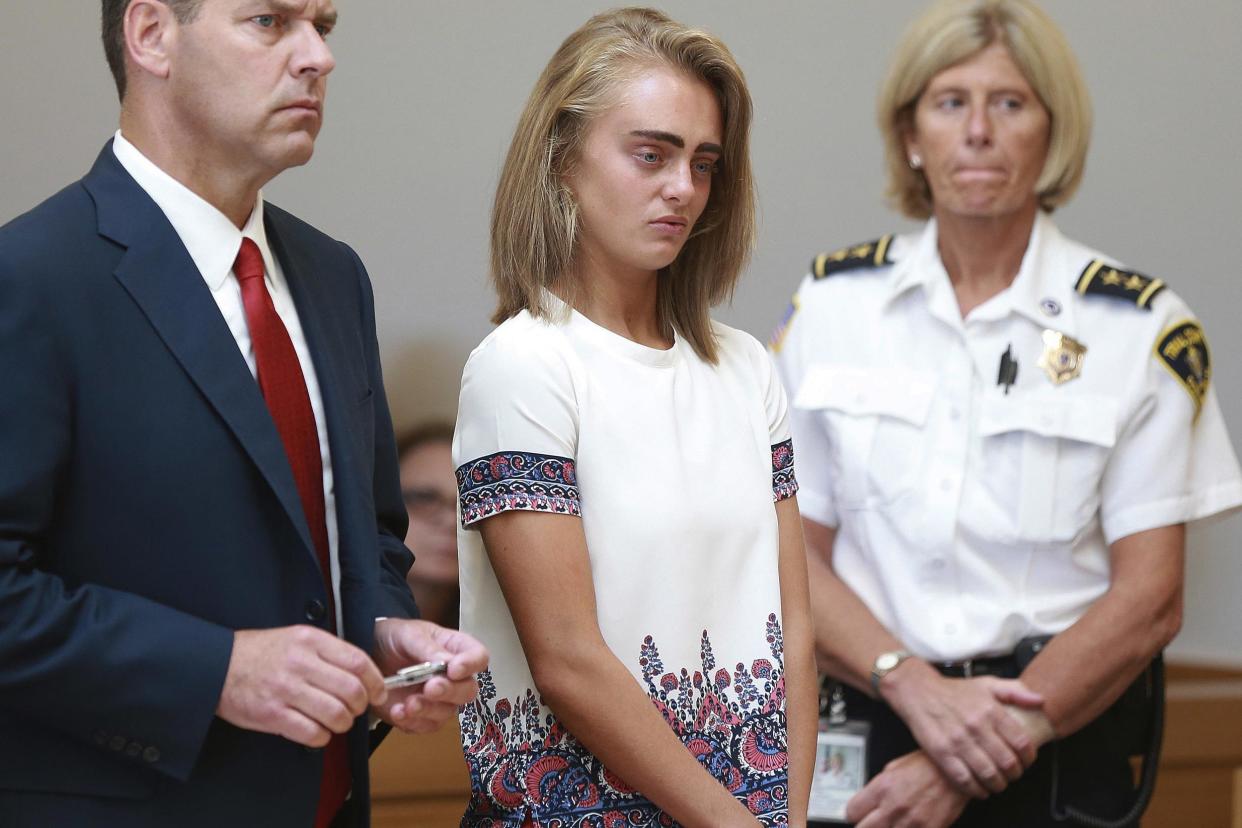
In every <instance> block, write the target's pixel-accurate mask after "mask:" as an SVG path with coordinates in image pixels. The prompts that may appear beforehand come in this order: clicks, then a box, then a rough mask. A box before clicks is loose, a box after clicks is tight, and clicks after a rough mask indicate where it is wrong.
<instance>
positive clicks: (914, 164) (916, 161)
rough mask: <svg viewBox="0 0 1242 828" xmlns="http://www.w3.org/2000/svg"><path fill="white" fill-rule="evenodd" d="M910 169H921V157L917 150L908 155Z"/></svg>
mask: <svg viewBox="0 0 1242 828" xmlns="http://www.w3.org/2000/svg"><path fill="white" fill-rule="evenodd" d="M910 169H912V170H921V169H923V158H922V156H920V155H919V154H918V153H917V152H916V153H914V154H912V155H911V156H910Z"/></svg>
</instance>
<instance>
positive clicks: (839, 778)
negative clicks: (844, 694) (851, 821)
mask: <svg viewBox="0 0 1242 828" xmlns="http://www.w3.org/2000/svg"><path fill="white" fill-rule="evenodd" d="M833 702H834V704H833V705H831V707H833V708H836V709H835V710H833V711H832V712H833V714H835V715H829V716H825V717H823V718H821V719H820V723H819V738H818V740H817V744H816V746H815V772H814V774H813V775H812V777H811V802H810V808H809V810H808V813H807V816H808V817H809V819H810V820H811V824H812V825H814V824H821V825H844V824H847V823H846V819H845V805H846V803H848V802H849V801H850V797H852V796H853V795H854V794H856V793H858V792H859V791H861V790H862V789H863V785H865V784H866V783H867V778H866V776H867V732H868V730H869V729H870V728H869V727H868V725H867V723H866V722H860V721H849V720H847V719H846V718H845V716H844V715H842V714H843V712H844V710H843V708H844V703H843V702H841V701H840V699H839V695H837V696H836V697H834V699H833Z"/></svg>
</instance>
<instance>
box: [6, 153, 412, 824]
mask: <svg viewBox="0 0 1242 828" xmlns="http://www.w3.org/2000/svg"><path fill="white" fill-rule="evenodd" d="M264 209H265V217H266V224H267V233H268V239H269V242H270V244H271V247H272V252H273V255H275V256H276V258H277V259H279V261H280V263H281V267H282V269H283V270H284V273H285V275H286V277H287V279H288V283H289V288H290V290H291V292H292V295H293V297H294V301H295V303H296V305H297V309H298V316H299V318H300V320H301V323H302V327H303V330H304V332H305V335H306V338H307V341H308V343H309V345H310V349H311V352H312V354H313V358H314V362H315V369H316V372H317V374H318V377H319V384H320V388H321V391H322V395H323V404H324V410H325V413H326V417H327V423H328V437H329V443H330V451H331V457H332V469H333V476H334V479H335V494H336V508H337V518H338V527H339V534H340V546H339V549H340V564H341V606H342V611H343V613H344V634H345V637H346V638H347V639H348V640H349V641H351V642H353V643H355V644H357V645H358V646H359V647H361V648H362V649H364V650H367V651H370V649H371V645H372V637H373V633H374V623H375V618H376V617H377V616H401V617H416V616H417V609H416V607H415V606H414V603H413V599H412V598H411V597H410V593H409V590H408V589H407V588H406V585H405V573H406V570H408V568H409V565H410V562H411V560H412V559H411V556H410V553H409V552H408V551H407V550H406V549H405V547H404V546H403V544H402V542H401V538H402V537H403V536H404V534H405V528H406V512H405V508H404V505H403V503H402V500H401V494H400V489H399V483H398V475H397V464H396V463H397V461H396V452H395V449H394V445H393V437H392V424H391V422H390V419H389V414H388V405H387V402H386V400H385V397H384V389H383V380H382V377H381V373H380V365H379V354H378V347H377V343H376V337H375V318H374V307H373V298H372V294H371V286H370V283H369V280H368V278H367V275H366V272H365V270H364V269H363V266H362V263H361V262H360V261H359V260H358V257H357V256H356V255H355V253H354V252H353V251H352V250H351V249H350V248H349V247H347V246H345V245H344V244H342V243H340V242H337V241H334V240H333V239H331V238H329V237H327V236H325V235H323V234H322V233H320V232H318V231H317V230H315V229H314V228H312V227H310V226H309V225H307V224H305V223H303V222H301V221H299V220H298V219H296V218H294V217H293V216H291V215H289V214H288V213H285V212H283V211H281V210H279V209H277V208H275V207H272V206H271V205H266V206H265V208H264ZM326 598H327V596H326V593H325V587H324V580H323V578H322V576H321V575H320V571H319V566H318V563H317V561H316V557H315V553H314V548H313V546H312V542H311V539H310V534H309V531H308V528H307V525H306V520H305V518H304V517H303V515H302V511H301V505H300V502H299V500H298V493H297V489H296V487H295V485H294V481H293V475H292V472H291V470H290V467H289V463H288V460H287V459H286V457H285V454H284V451H283V448H282V446H281V442H280V437H279V435H278V434H277V431H276V427H275V425H274V424H273V422H272V419H271V417H270V416H269V414H268V411H267V408H266V406H265V404H264V401H263V397H262V395H261V394H260V391H259V387H258V384H257V383H256V382H255V380H254V378H253V377H252V375H251V374H250V371H249V369H248V368H247V366H246V363H245V360H244V359H243V358H242V355H241V353H240V351H239V350H238V348H237V344H236V341H235V340H234V339H233V337H232V335H231V334H230V332H229V330H228V327H227V325H226V324H225V322H224V319H223V317H222V316H221V314H220V311H219V308H218V306H217V305H216V303H215V301H214V300H213V298H212V296H211V293H210V291H209V290H208V288H207V286H206V284H205V282H204V281H203V278H202V276H201V275H200V274H199V272H198V270H197V268H196V267H195V265H194V262H193V260H192V259H191V258H190V255H189V253H188V252H187V251H186V249H185V247H184V246H183V245H182V243H181V241H180V239H179V238H178V236H177V235H176V233H175V232H174V231H173V228H172V226H171V225H170V224H169V222H168V221H167V219H166V218H165V216H164V214H163V212H162V211H161V210H160V209H159V208H158V207H157V206H156V205H155V203H154V202H153V201H152V200H151V199H150V197H149V196H147V194H146V193H145V192H144V191H143V190H142V189H141V188H140V187H138V185H137V184H136V183H135V182H134V180H133V179H132V178H131V177H130V176H129V174H128V173H127V172H126V171H125V169H124V168H123V167H122V166H121V165H120V163H119V162H118V161H117V160H116V157H115V156H114V155H113V152H112V147H111V143H109V144H108V145H107V146H105V147H104V150H103V152H102V153H101V154H100V156H99V158H98V160H97V161H96V162H95V165H94V167H93V168H92V170H91V171H90V173H89V174H88V175H87V176H86V177H85V178H83V179H82V180H81V181H78V182H77V183H75V184H73V185H71V186H69V187H67V188H66V189H64V190H63V191H61V192H60V193H58V194H57V195H55V196H53V197H52V198H51V199H49V200H48V201H46V202H44V203H43V204H41V205H40V206H38V207H36V208H35V209H34V210H32V211H31V212H29V213H27V214H25V215H23V216H20V217H19V218H17V219H15V220H14V221H12V222H10V223H9V224H7V225H5V226H4V227H3V228H0V825H4V826H25V825H39V826H44V825H91V826H110V825H118V826H120V825H124V826H127V827H128V826H152V828H154V826H173V825H176V826H196V825H203V826H220V825H262V826H265V827H266V828H279V827H280V826H290V828H295V827H296V828H306V826H309V825H310V824H311V822H312V817H313V813H314V809H315V803H316V799H317V791H318V784H319V776H320V773H321V770H322V765H323V759H322V752H321V751H312V750H308V749H305V748H302V747H299V746H297V745H295V744H293V743H291V742H288V741H286V740H284V739H282V738H280V737H277V736H269V735H263V734H259V733H254V732H250V731H244V730H241V729H238V728H235V727H233V726H231V725H229V724H227V723H225V722H224V721H222V720H220V719H218V718H216V717H215V715H214V711H215V708H216V705H217V702H218V700H219V695H220V690H221V687H222V686H223V682H224V676H225V673H226V670H227V666H228V661H229V656H230V653H231V648H232V634H233V631H234V630H237V629H246V628H266V627H280V626H286V625H291V624H305V623H314V624H319V625H321V626H322V625H324V624H326V623H328V622H327V621H326V620H325V619H324V618H323V616H324V613H323V611H322V607H323V605H324V604H325V603H326ZM350 745H351V761H352V769H353V777H354V796H353V800H354V801H353V807H352V810H353V812H354V815H355V821H356V822H357V824H362V823H363V822H364V821H365V820H366V816H367V815H366V802H367V797H368V789H367V784H366V779H367V774H366V767H367V766H366V762H367V732H366V727H365V723H364V722H359V724H358V726H357V727H355V729H354V731H353V732H352V733H351V734H350Z"/></svg>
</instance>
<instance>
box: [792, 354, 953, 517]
mask: <svg viewBox="0 0 1242 828" xmlns="http://www.w3.org/2000/svg"><path fill="white" fill-rule="evenodd" d="M934 393H935V384H934V383H933V382H932V381H931V380H929V379H928V378H926V377H924V376H923V375H921V374H916V373H914V372H913V371H908V370H905V369H902V368H897V367H868V366H856V365H847V364H841V363H819V364H815V365H812V366H811V368H810V370H809V371H808V372H807V375H806V379H805V380H803V382H802V385H801V386H800V387H799V389H798V393H797V395H796V396H795V397H794V401H793V405H794V407H795V408H798V409H802V410H804V411H807V412H811V413H813V414H814V415H815V416H816V417H817V418H818V420H819V422H820V426H821V427H822V429H823V431H824V433H825V434H826V435H827V438H828V443H829V446H830V449H829V457H828V458H827V462H828V463H829V466H830V471H831V475H832V481H833V497H834V499H835V500H836V503H837V505H838V506H839V507H840V508H842V509H874V508H879V507H882V506H884V505H887V504H889V503H891V502H893V501H894V500H897V499H898V498H901V497H902V496H903V495H906V494H908V493H910V492H911V491H912V490H913V489H914V488H915V487H916V485H917V482H918V480H919V479H920V470H921V468H922V465H923V463H922V458H923V457H924V455H925V452H924V442H925V427H926V425H927V418H928V413H929V411H930V410H931V404H932V399H933V396H934ZM807 462H823V461H822V460H821V459H819V458H816V459H815V460H811V459H810V458H808V460H807Z"/></svg>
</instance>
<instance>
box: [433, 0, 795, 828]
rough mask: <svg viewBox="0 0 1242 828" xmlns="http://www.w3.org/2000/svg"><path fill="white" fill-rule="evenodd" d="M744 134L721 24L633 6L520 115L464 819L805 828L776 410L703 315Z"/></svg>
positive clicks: (472, 500)
mask: <svg viewBox="0 0 1242 828" xmlns="http://www.w3.org/2000/svg"><path fill="white" fill-rule="evenodd" d="M749 125H750V98H749V94H748V92H747V90H746V85H745V81H744V79H743V77H742V73H741V70H740V69H739V68H738V66H737V64H736V62H735V61H734V59H733V57H732V55H730V54H729V52H728V50H727V49H726V48H725V47H724V45H723V44H721V43H720V42H719V41H718V40H717V39H715V38H714V37H712V36H710V35H708V34H706V33H704V32H701V31H696V30H693V29H688V28H686V27H684V26H681V25H680V24H678V23H676V22H674V21H672V20H669V19H668V18H667V17H665V16H664V15H662V14H660V13H658V12H655V11H651V10H647V9H622V10H620V11H615V12H608V13H605V14H601V15H599V16H597V17H594V18H592V19H591V20H590V21H588V22H587V23H586V24H585V25H584V26H583V27H582V28H580V29H579V30H578V31H577V32H575V33H574V34H572V35H570V36H569V38H568V39H566V41H565V42H564V44H562V46H561V47H560V49H559V50H558V51H557V53H556V54H555V55H554V56H553V58H552V60H551V62H550V63H549V64H548V67H547V69H545V71H544V73H543V75H542V76H541V77H540V78H539V80H538V81H537V82H536V84H535V89H534V91H533V92H532V93H531V96H530V99H529V100H528V102H527V104H526V108H525V110H524V111H523V113H522V116H521V118H520V120H519V122H518V127H517V130H516V133H515V135H514V138H513V143H512V145H511V147H510V151H509V155H508V158H507V160H506V162H505V166H504V170H503V171H502V173H501V179H500V185H499V187H498V188H497V194H496V202H495V208H494V212H493V222H492V279H493V283H494V284H495V286H496V289H497V293H498V294H499V298H500V307H499V309H498V311H497V313H496V316H495V321H497V322H498V323H500V325H499V327H497V328H496V330H495V331H493V332H492V333H491V334H490V335H489V336H488V337H487V338H486V339H485V340H484V341H483V343H482V344H481V345H479V347H478V348H476V349H475V351H474V352H473V353H472V354H471V356H470V359H469V361H468V362H467V364H466V368H465V372H464V375H463V377H462V389H461V400H460V405H459V409H458V422H457V434H456V437H455V441H454V456H455V462H456V463H457V464H458V470H457V481H458V489H459V493H460V503H461V520H462V525H463V529H462V531H461V532H460V534H459V543H458V547H459V550H460V559H461V616H462V617H461V621H462V628H463V629H469V630H474V631H475V632H476V633H477V634H478V636H479V637H480V638H482V639H483V640H485V641H487V642H488V643H489V645H490V647H491V649H492V650H493V651H494V652H495V653H496V657H495V660H494V661H493V662H492V669H491V670H490V672H488V673H485V674H483V675H482V677H481V679H480V685H481V690H480V695H479V699H478V701H477V703H474V704H470V705H467V706H466V707H464V708H463V709H462V713H461V725H462V740H463V746H464V749H465V753H466V758H467V761H468V764H469V766H470V774H471V782H472V789H473V790H472V796H471V801H470V805H469V808H468V811H467V814H466V818H465V820H464V821H463V823H462V824H463V825H467V826H488V828H495V827H498V826H514V827H515V828H516V827H517V826H522V825H526V824H531V825H564V826H569V825H575V826H578V825H582V826H585V825H592V826H609V827H610V828H612V827H613V826H615V827H616V828H622V826H642V825H670V824H674V823H676V824H682V825H686V826H704V828H719V827H720V826H755V825H758V824H763V825H777V824H785V823H786V822H787V821H788V823H789V824H793V825H802V824H805V821H806V809H807V795H808V790H809V785H810V773H811V765H812V763H813V761H814V739H815V721H814V720H815V678H814V669H815V668H814V662H813V655H812V641H811V623H810V615H809V610H808V599H807V593H806V563H805V561H806V558H805V554H804V552H803V547H802V539H801V530H800V526H799V521H798V513H797V505H796V500H795V499H794V492H795V490H796V488H797V487H796V483H795V482H794V480H793V476H792V475H793V467H792V460H793V457H792V452H791V449H790V445H789V443H788V434H787V431H788V424H787V417H786V404H785V400H784V394H783V391H782V390H781V386H780V382H779V380H778V379H777V378H776V375H775V372H774V370H773V369H772V365H771V362H770V360H769V359H768V357H767V354H766V353H765V352H764V350H763V347H762V346H761V345H759V344H758V343H757V342H755V341H754V340H753V339H752V338H751V337H749V336H747V335H745V334H742V333H741V332H739V331H735V330H733V329H731V328H727V327H725V326H723V325H718V324H716V323H714V322H712V321H711V319H710V317H709V316H708V312H709V310H710V308H711V306H712V305H713V304H715V303H716V302H719V301H720V300H721V299H722V298H723V297H725V296H727V295H729V293H730V291H731V290H732V286H733V284H734V282H735V281H736V279H737V277H738V275H739V274H740V272H741V269H742V265H743V264H744V262H745V260H746V256H747V254H748V252H749V248H750V242H751V239H752V238H753V229H754V228H753V221H754V219H753V216H754V207H753V188H752V184H751V180H750V163H749V160H748V155H747V153H748V150H747V147H748V138H747V135H748V131H749ZM786 722H788V733H789V734H790V738H789V741H788V743H787V742H786V731H787V728H786Z"/></svg>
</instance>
